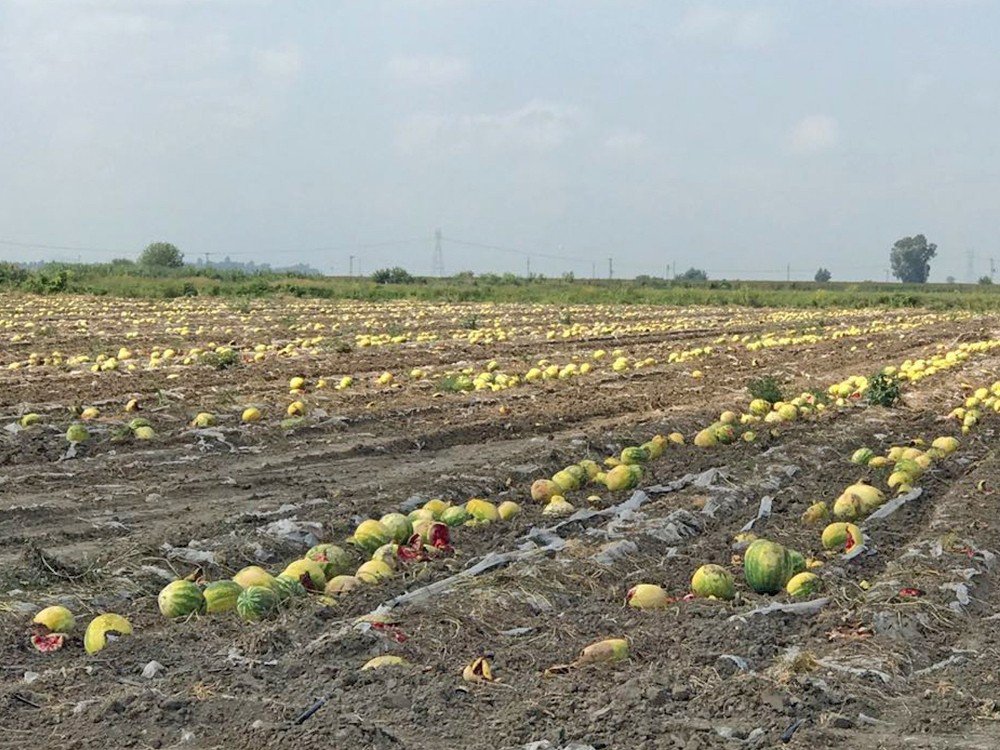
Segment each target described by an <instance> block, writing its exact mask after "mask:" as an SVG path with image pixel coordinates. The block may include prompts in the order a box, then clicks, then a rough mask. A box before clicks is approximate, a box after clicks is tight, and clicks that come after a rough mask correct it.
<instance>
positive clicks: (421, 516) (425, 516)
mask: <svg viewBox="0 0 1000 750" xmlns="http://www.w3.org/2000/svg"><path fill="white" fill-rule="evenodd" d="M406 520H407V521H409V522H410V523H411V524H412V523H416V522H417V521H433V520H435V519H434V513H433V512H431V511H430V510H428V509H427V508H417V509H416V510H411V511H410V513H409V515H407V516H406Z"/></svg>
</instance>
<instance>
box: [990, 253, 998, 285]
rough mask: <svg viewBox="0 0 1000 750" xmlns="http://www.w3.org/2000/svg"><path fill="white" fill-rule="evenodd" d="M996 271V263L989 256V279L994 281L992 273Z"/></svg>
mask: <svg viewBox="0 0 1000 750" xmlns="http://www.w3.org/2000/svg"><path fill="white" fill-rule="evenodd" d="M996 272H997V264H996V261H995V260H994V259H993V258H990V281H994V279H993V275H994V274H995V273H996Z"/></svg>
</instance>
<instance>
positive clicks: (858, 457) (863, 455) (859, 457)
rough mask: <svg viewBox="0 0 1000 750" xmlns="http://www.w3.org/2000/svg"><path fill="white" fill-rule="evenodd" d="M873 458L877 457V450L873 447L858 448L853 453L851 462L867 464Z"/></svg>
mask: <svg viewBox="0 0 1000 750" xmlns="http://www.w3.org/2000/svg"><path fill="white" fill-rule="evenodd" d="M873 458H875V452H874V451H873V450H872V449H871V448H858V449H857V450H856V451H854V453H852V454H851V463H852V464H861V465H862V466H867V465H868V462H869V461H871V460H872V459H873Z"/></svg>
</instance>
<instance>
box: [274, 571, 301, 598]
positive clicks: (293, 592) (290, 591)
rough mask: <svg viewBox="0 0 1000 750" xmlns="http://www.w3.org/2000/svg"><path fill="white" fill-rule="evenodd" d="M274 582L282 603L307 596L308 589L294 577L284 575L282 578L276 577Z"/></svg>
mask: <svg viewBox="0 0 1000 750" xmlns="http://www.w3.org/2000/svg"><path fill="white" fill-rule="evenodd" d="M274 582H275V584H276V586H275V590H276V591H277V592H278V599H279V600H280V601H285V600H286V599H291V598H293V597H296V596H305V595H306V587H305V586H303V585H302V581H300V580H299V579H298V578H295V577H294V576H290V575H286V574H285V573H282V574H281V575H280V576H277V577H275V579H274Z"/></svg>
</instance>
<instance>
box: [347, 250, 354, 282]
mask: <svg viewBox="0 0 1000 750" xmlns="http://www.w3.org/2000/svg"><path fill="white" fill-rule="evenodd" d="M350 263H351V265H350V271H349V272H348V274H347V275H348V276H350V277H351V278H352V279H353V278H354V256H353V255H352V256H351V260H350Z"/></svg>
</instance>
